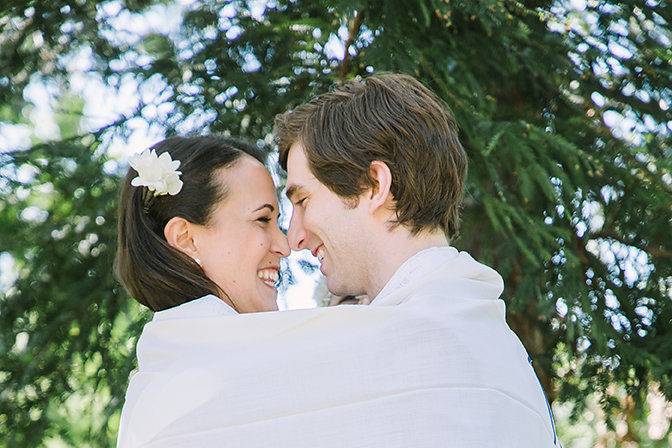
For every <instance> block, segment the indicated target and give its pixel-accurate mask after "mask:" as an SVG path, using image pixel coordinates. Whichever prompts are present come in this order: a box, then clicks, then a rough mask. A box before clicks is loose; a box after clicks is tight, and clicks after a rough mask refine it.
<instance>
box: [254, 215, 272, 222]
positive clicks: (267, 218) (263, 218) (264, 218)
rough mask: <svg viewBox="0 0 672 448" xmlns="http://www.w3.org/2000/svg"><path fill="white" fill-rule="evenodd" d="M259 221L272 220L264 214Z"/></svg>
mask: <svg viewBox="0 0 672 448" xmlns="http://www.w3.org/2000/svg"><path fill="white" fill-rule="evenodd" d="M257 221H261V222H271V218H269V217H268V216H264V217H261V218H259V219H257Z"/></svg>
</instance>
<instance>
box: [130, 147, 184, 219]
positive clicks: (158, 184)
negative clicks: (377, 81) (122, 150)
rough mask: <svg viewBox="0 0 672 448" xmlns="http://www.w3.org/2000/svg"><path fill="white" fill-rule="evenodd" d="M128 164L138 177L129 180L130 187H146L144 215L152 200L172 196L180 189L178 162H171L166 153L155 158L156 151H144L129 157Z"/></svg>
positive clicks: (180, 172)
mask: <svg viewBox="0 0 672 448" xmlns="http://www.w3.org/2000/svg"><path fill="white" fill-rule="evenodd" d="M129 164H130V165H131V167H132V168H133V169H134V170H135V171H137V172H138V176H137V177H134V178H133V180H131V185H133V186H134V187H141V186H142V187H147V190H145V192H144V193H143V196H142V197H143V202H144V204H145V206H144V210H145V213H147V211H148V210H149V206H150V205H151V200H152V198H154V197H156V196H162V195H166V194H169V195H171V196H174V195H176V194H177V193H179V192H180V190H181V189H182V185H183V183H182V181H181V180H180V174H182V171H177V168H179V166H180V161H179V160H172V159H171V157H170V154H168V152H164V153H162V154H161V155H158V156H157V154H156V150H154V149H152V150H149V149H146V150H144V151H143V152H141V153H140V154H136V155H135V156H133V157H131V159H130V160H129Z"/></svg>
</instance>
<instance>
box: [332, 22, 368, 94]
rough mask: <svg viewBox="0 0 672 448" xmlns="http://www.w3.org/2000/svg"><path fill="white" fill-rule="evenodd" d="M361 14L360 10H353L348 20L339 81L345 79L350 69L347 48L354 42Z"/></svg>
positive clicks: (360, 23)
mask: <svg viewBox="0 0 672 448" xmlns="http://www.w3.org/2000/svg"><path fill="white" fill-rule="evenodd" d="M363 16H364V14H363V13H362V12H359V11H355V17H354V18H353V19H352V20H351V21H350V25H349V26H348V40H347V41H345V54H344V55H343V61H342V62H341V65H340V67H339V68H338V79H339V80H340V82H341V83H342V82H344V81H345V77H346V76H347V74H348V72H349V71H350V52H349V51H348V49H349V48H350V45H352V44H353V43H355V39H356V38H357V35H358V34H359V29H360V28H361V27H362V18H363Z"/></svg>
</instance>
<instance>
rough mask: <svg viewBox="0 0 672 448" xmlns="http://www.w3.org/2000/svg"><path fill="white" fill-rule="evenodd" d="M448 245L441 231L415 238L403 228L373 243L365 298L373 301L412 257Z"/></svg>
mask: <svg viewBox="0 0 672 448" xmlns="http://www.w3.org/2000/svg"><path fill="white" fill-rule="evenodd" d="M400 227H401V226H400ZM448 245H449V243H448V239H447V238H446V236H445V234H444V233H443V232H441V231H439V232H431V233H429V232H427V233H421V234H418V235H415V236H413V235H411V234H410V232H408V230H406V229H403V228H397V229H395V230H394V231H392V232H389V233H388V234H386V235H385V237H384V238H383V239H381V240H380V241H377V242H376V243H374V244H373V247H372V249H373V250H371V251H370V254H371V258H370V259H369V260H368V268H369V269H368V270H369V275H368V280H369V282H368V283H369V284H368V285H367V288H366V294H367V296H368V297H369V299H370V300H373V299H374V298H375V297H376V296H377V295H378V293H380V291H382V289H383V288H384V287H385V285H386V284H387V282H388V281H389V280H390V279H391V278H392V276H393V275H394V274H395V273H396V272H397V270H398V269H399V268H400V267H401V265H402V264H404V262H405V261H406V260H408V259H409V258H411V257H412V256H413V255H415V254H417V253H418V252H420V251H423V250H425V249H429V248H430V247H437V246H448Z"/></svg>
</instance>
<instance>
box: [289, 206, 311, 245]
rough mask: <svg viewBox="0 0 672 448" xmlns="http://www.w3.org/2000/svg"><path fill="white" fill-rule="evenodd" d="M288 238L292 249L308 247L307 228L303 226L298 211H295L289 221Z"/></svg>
mask: <svg viewBox="0 0 672 448" xmlns="http://www.w3.org/2000/svg"><path fill="white" fill-rule="evenodd" d="M287 240H288V241H289V247H291V248H292V250H303V249H305V248H306V230H305V229H304V228H303V223H302V222H301V218H300V217H299V216H298V214H297V213H293V214H292V219H291V220H290V221H289V230H287Z"/></svg>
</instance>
